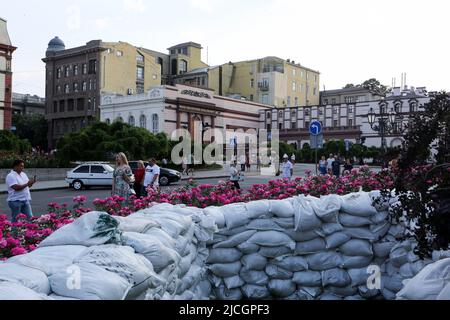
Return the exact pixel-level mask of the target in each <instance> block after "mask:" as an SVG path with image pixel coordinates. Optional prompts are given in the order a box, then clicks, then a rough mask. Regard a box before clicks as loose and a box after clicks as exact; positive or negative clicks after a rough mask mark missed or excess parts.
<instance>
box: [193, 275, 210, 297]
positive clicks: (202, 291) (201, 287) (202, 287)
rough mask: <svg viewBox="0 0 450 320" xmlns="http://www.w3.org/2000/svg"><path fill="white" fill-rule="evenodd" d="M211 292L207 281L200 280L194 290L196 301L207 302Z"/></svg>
mask: <svg viewBox="0 0 450 320" xmlns="http://www.w3.org/2000/svg"><path fill="white" fill-rule="evenodd" d="M211 292H212V286H211V283H210V282H209V281H208V280H206V279H205V280H202V281H200V282H199V284H198V285H197V287H196V288H195V290H194V293H195V295H196V296H197V300H209V299H210V296H211Z"/></svg>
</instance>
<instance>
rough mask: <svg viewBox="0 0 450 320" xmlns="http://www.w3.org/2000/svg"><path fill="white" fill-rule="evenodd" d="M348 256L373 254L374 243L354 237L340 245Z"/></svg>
mask: <svg viewBox="0 0 450 320" xmlns="http://www.w3.org/2000/svg"><path fill="white" fill-rule="evenodd" d="M339 250H340V251H341V252H342V254H344V255H346V256H351V257H355V256H364V257H365V256H373V250H372V244H370V242H368V241H365V240H359V239H352V240H350V241H348V242H346V243H344V244H343V245H342V246H340V247H339Z"/></svg>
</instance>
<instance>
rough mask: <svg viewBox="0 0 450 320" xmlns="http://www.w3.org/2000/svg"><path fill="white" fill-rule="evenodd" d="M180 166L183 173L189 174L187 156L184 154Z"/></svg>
mask: <svg viewBox="0 0 450 320" xmlns="http://www.w3.org/2000/svg"><path fill="white" fill-rule="evenodd" d="M181 167H182V169H183V173H182V174H183V175H187V176H188V175H189V173H188V158H187V157H186V156H184V157H183V160H182V161H181Z"/></svg>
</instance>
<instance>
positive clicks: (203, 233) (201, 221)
mask: <svg viewBox="0 0 450 320" xmlns="http://www.w3.org/2000/svg"><path fill="white" fill-rule="evenodd" d="M192 221H193V222H194V223H193V224H192V226H191V228H192V227H193V231H194V233H193V234H194V235H195V237H196V238H197V240H198V241H202V242H206V241H208V240H211V239H212V238H213V237H214V235H215V234H216V233H217V231H219V228H218V227H217V225H216V224H215V222H214V219H213V218H211V217H207V216H205V215H197V216H192ZM188 235H190V229H189V231H188V232H186V234H185V236H188Z"/></svg>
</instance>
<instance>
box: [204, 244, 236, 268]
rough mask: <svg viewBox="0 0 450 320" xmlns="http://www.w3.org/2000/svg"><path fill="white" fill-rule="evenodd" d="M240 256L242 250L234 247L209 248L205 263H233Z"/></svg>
mask: <svg viewBox="0 0 450 320" xmlns="http://www.w3.org/2000/svg"><path fill="white" fill-rule="evenodd" d="M241 257H242V252H240V251H239V250H238V249H235V248H223V249H211V250H210V251H209V257H208V259H207V260H206V263H208V264H214V263H233V262H236V261H238V260H239V259H241Z"/></svg>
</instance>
